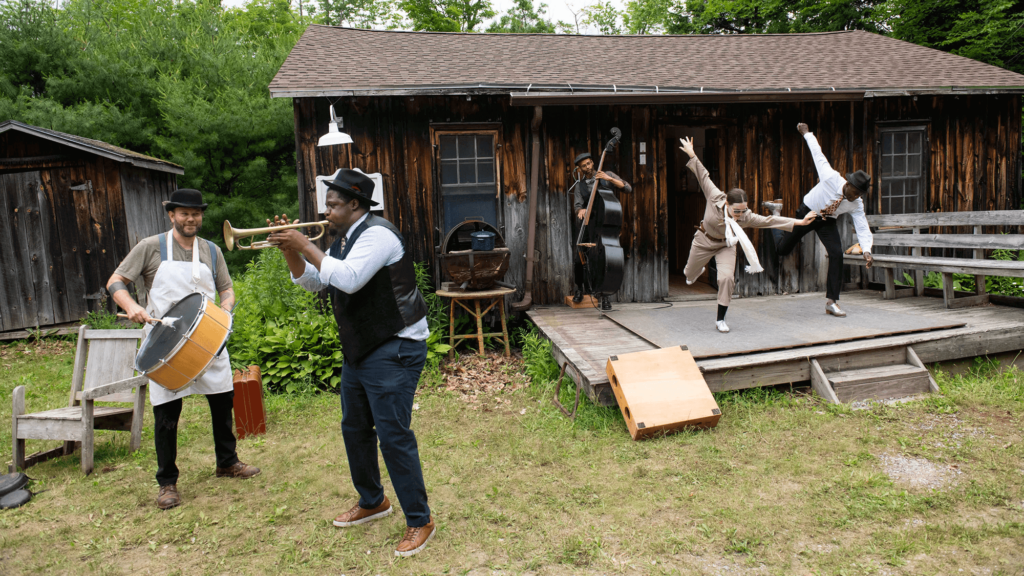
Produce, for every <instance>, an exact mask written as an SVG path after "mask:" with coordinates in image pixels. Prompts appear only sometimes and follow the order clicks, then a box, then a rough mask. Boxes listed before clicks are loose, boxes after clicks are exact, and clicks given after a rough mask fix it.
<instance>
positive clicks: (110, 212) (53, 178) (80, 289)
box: [0, 120, 184, 335]
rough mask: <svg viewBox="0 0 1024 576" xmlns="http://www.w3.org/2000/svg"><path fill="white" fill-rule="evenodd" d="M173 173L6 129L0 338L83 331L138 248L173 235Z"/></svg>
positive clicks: (0, 129)
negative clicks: (27, 331)
mask: <svg viewBox="0 0 1024 576" xmlns="http://www.w3.org/2000/svg"><path fill="white" fill-rule="evenodd" d="M178 174H184V170H183V169H182V167H181V166H178V165H177V164H172V163H170V162H167V161H164V160H160V159H158V158H152V157H150V156H145V155H143V154H138V153H136V152H132V151H130V150H125V149H124V148H119V147H117V146H112V145H110V144H107V143H105V142H100V141H98V140H91V139H89V138H82V137H80V136H74V135H72V134H64V133H61V132H55V131H53V130H47V129H46V128H40V127H38V126H30V125H28V124H23V123H21V122H17V121H14V120H8V121H6V122H2V123H0V265H2V268H3V274H2V281H0V332H3V333H7V334H8V335H10V334H15V335H17V334H18V333H19V332H20V331H21V330H23V329H24V328H28V327H33V328H35V327H40V328H45V327H48V326H55V325H61V324H65V323H69V322H77V321H78V320H80V319H81V318H83V317H84V316H85V315H86V314H88V312H89V311H90V310H95V309H97V307H98V306H99V304H100V301H101V300H102V298H103V297H104V295H105V294H106V292H105V289H104V287H105V285H106V282H107V279H108V278H109V277H110V274H111V272H113V271H114V269H115V268H117V265H118V264H119V263H120V262H121V260H122V259H123V258H124V257H125V256H127V255H128V251H129V250H131V248H132V247H133V246H135V244H136V243H138V241H139V240H141V239H143V238H145V237H147V236H151V235H153V234H158V233H160V232H162V231H165V230H167V229H168V222H167V214H166V212H165V210H164V208H163V206H162V202H163V201H164V200H167V199H169V198H170V195H171V192H173V191H174V190H175V188H176V187H177V175H178Z"/></svg>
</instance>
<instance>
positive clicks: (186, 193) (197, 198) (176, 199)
mask: <svg viewBox="0 0 1024 576" xmlns="http://www.w3.org/2000/svg"><path fill="white" fill-rule="evenodd" d="M207 206H208V204H206V203H205V202H203V193H202V192H200V191H199V190H193V189H192V188H181V189H179V190H175V191H174V192H171V199H170V200H164V207H165V208H167V210H168V211H170V210H174V209H175V208H202V209H203V210H206V207H207Z"/></svg>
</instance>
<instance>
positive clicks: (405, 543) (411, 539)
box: [395, 516, 434, 556]
mask: <svg viewBox="0 0 1024 576" xmlns="http://www.w3.org/2000/svg"><path fill="white" fill-rule="evenodd" d="M433 537H434V517H433V516H431V517H430V522H427V525H426V526H419V527H417V528H413V527H411V526H410V527H408V528H406V529H405V536H403V537H402V541H401V542H399V543H398V548H395V556H412V555H413V554H417V553H419V552H421V551H422V550H423V549H424V548H426V547H427V542H430V539H431V538H433Z"/></svg>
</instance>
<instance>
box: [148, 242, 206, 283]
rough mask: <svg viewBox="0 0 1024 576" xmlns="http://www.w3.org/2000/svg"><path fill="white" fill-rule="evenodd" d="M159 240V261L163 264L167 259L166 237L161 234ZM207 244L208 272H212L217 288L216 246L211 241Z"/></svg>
mask: <svg viewBox="0 0 1024 576" xmlns="http://www.w3.org/2000/svg"><path fill="white" fill-rule="evenodd" d="M159 238H160V261H161V262H165V261H167V258H168V253H167V248H168V246H167V235H166V234H161V235H160V236H159ZM206 243H207V244H209V245H210V264H211V265H210V271H211V272H213V285H214V287H216V286H217V245H216V244H214V243H213V241H212V240H207V241H206Z"/></svg>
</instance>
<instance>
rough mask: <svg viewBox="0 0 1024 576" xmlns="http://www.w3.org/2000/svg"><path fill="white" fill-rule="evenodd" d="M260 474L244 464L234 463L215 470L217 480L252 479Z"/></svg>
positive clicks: (253, 467)
mask: <svg viewBox="0 0 1024 576" xmlns="http://www.w3.org/2000/svg"><path fill="white" fill-rule="evenodd" d="M259 473H260V469H259V468H257V467H255V466H250V465H248V464H246V463H245V462H235V464H234V465H233V466H229V467H227V468H217V478H241V479H243V480H245V479H247V478H252V477H253V476H255V475H257V474H259Z"/></svg>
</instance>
